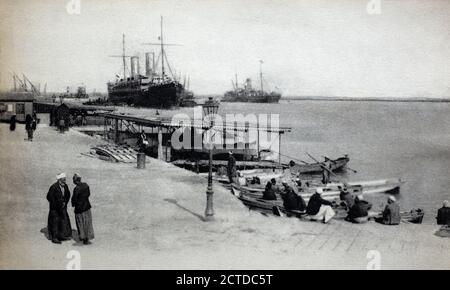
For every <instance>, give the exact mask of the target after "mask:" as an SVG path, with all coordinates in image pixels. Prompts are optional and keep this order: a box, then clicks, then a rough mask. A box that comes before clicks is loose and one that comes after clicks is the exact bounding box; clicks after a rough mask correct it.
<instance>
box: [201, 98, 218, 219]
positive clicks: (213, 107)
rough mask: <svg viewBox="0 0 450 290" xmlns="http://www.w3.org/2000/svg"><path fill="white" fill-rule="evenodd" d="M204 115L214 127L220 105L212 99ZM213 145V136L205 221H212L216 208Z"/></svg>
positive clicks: (205, 107)
mask: <svg viewBox="0 0 450 290" xmlns="http://www.w3.org/2000/svg"><path fill="white" fill-rule="evenodd" d="M202 107H203V113H204V115H205V116H209V121H210V123H209V129H212V127H214V115H215V114H217V112H218V111H219V103H218V102H217V101H215V100H214V99H213V98H212V97H209V98H208V100H207V101H206V102H205V103H204V104H203V105H202ZM212 147H213V144H212V134H210V138H209V172H208V188H207V190H206V210H205V220H206V221H211V220H213V218H214V208H213V194H214V191H213V185H212V160H213V148H212Z"/></svg>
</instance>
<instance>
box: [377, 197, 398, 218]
mask: <svg viewBox="0 0 450 290" xmlns="http://www.w3.org/2000/svg"><path fill="white" fill-rule="evenodd" d="M375 220H376V221H377V222H380V223H382V224H385V225H398V224H400V206H399V205H398V203H397V199H396V198H395V196H392V195H390V196H389V197H388V201H387V205H386V207H385V208H384V210H383V213H382V217H381V218H379V219H375Z"/></svg>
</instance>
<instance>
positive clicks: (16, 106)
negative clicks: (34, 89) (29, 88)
mask: <svg viewBox="0 0 450 290" xmlns="http://www.w3.org/2000/svg"><path fill="white" fill-rule="evenodd" d="M33 110H34V95H33V94H32V93H30V92H1V93H0V121H9V120H10V119H11V117H12V116H13V115H15V116H16V120H17V121H18V122H25V116H26V115H28V114H30V115H32V114H33Z"/></svg>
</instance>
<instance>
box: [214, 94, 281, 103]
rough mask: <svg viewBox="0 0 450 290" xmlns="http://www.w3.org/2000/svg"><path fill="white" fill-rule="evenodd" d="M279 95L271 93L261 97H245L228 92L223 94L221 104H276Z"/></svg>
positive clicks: (244, 95)
mask: <svg viewBox="0 0 450 290" xmlns="http://www.w3.org/2000/svg"><path fill="white" fill-rule="evenodd" d="M280 98H281V94H277V93H271V94H263V95H246V94H236V93H234V92H228V93H226V94H225V96H224V98H223V99H222V102H244V103H278V102H279V101H280Z"/></svg>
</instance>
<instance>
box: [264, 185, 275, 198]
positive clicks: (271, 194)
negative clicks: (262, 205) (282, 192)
mask: <svg viewBox="0 0 450 290" xmlns="http://www.w3.org/2000/svg"><path fill="white" fill-rule="evenodd" d="M263 199H265V200H276V199H277V195H276V194H275V189H274V188H273V185H272V182H270V181H268V182H267V184H266V188H265V189H264V193H263Z"/></svg>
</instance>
